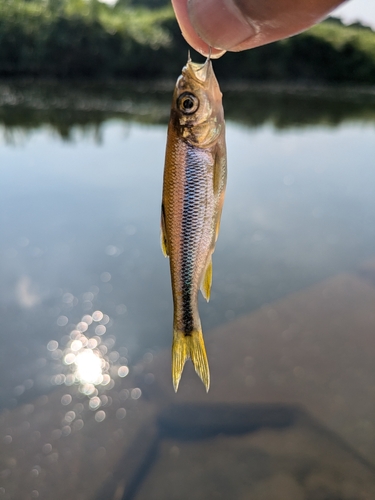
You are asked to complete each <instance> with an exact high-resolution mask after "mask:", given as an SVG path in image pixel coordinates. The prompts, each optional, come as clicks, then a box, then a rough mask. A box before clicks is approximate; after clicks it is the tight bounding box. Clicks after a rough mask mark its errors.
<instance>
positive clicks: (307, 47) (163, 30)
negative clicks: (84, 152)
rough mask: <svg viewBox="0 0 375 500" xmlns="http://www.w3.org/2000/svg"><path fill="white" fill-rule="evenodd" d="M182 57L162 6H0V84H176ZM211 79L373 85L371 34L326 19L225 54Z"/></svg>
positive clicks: (84, 0) (183, 48)
mask: <svg viewBox="0 0 375 500" xmlns="http://www.w3.org/2000/svg"><path fill="white" fill-rule="evenodd" d="M151 6H153V8H151ZM187 49H188V46H187V44H186V42H185V41H184V39H183V38H182V36H181V33H180V29H179V27H178V25H177V22H176V20H175V18H174V15H173V11H172V9H171V7H170V5H169V4H168V5H165V0H157V1H156V0H153V1H152V2H151V0H142V3H141V0H118V2H117V3H116V5H115V6H113V7H111V6H109V5H107V4H103V3H101V2H99V1H98V0H0V76H1V77H42V78H43V77H47V78H48V77H53V78H60V79H61V78H96V79H101V78H102V79H106V78H139V79H150V78H158V79H159V78H176V75H178V74H179V73H180V70H181V67H182V65H183V64H184V63H185V61H186V58H187ZM196 59H197V60H199V56H196ZM215 71H216V74H217V76H218V77H219V78H220V79H224V80H225V79H227V80H228V79H242V80H246V81H248V80H252V81H270V80H272V81H293V82H295V81H302V82H320V83H330V84H336V83H356V84H374V83H375V33H374V32H373V31H372V30H371V29H370V28H366V27H364V26H362V25H361V24H359V23H356V24H353V25H351V26H344V25H343V24H342V23H341V22H340V21H339V20H336V19H328V20H326V21H324V22H323V23H321V24H319V25H317V26H314V27H313V28H311V29H310V30H308V31H306V32H305V33H302V34H300V35H298V36H295V37H292V38H289V39H286V40H283V41H280V42H276V43H272V44H270V45H266V46H264V47H259V48H256V49H253V50H249V51H246V52H242V53H228V54H226V55H225V56H224V57H222V58H221V59H220V60H218V61H216V62H215Z"/></svg>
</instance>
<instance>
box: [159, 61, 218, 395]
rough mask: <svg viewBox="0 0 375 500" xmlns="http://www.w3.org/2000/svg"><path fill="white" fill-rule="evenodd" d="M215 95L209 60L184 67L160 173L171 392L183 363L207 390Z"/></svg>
mask: <svg viewBox="0 0 375 500" xmlns="http://www.w3.org/2000/svg"><path fill="white" fill-rule="evenodd" d="M224 129H225V127H224V116H223V109H222V105H221V92H220V89H219V86H218V84H217V81H216V78H215V75H214V73H213V69H212V65H211V62H210V61H209V60H207V61H206V63H204V64H195V63H192V62H191V61H190V60H189V61H188V63H187V65H186V66H185V67H184V68H183V71H182V76H181V77H180V78H179V79H178V81H177V84H176V88H175V92H174V96H173V101H172V109H171V118H170V122H169V126H168V139H167V150H166V161H165V169H164V185H163V202H162V223H161V226H162V232H161V233H162V234H161V243H162V248H163V252H164V254H165V255H167V256H169V259H170V270H171V282H172V293H173V302H174V318H173V323H174V324H173V345H172V378H173V385H174V388H175V390H177V388H178V384H179V381H180V378H181V374H182V370H183V367H184V364H185V362H186V360H187V359H188V358H189V357H190V358H191V359H192V361H193V364H194V367H195V370H196V371H197V373H198V375H199V376H200V378H201V379H202V381H203V383H204V384H205V386H206V389H207V390H208V388H209V368H208V361H207V356H206V351H205V347H204V342H203V335H202V328H201V322H200V318H199V312H198V291H199V289H201V290H202V293H203V295H204V296H205V298H206V299H207V300H208V299H209V296H210V288H211V276H212V267H211V256H212V253H213V251H214V249H215V243H216V239H217V235H218V230H219V224H220V216H221V210H222V205H223V202H224V193H225V184H226V151H225V137H224V134H225V131H224Z"/></svg>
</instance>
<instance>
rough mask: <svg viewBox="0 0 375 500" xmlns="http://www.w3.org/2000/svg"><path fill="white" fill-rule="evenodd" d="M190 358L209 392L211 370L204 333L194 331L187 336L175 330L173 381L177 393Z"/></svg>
mask: <svg viewBox="0 0 375 500" xmlns="http://www.w3.org/2000/svg"><path fill="white" fill-rule="evenodd" d="M189 358H190V359H191V360H192V362H193V365H194V368H195V371H196V373H197V374H198V376H199V377H200V379H201V380H202V382H203V384H204V386H205V387H206V391H207V392H208V389H209V388H210V370H209V367H208V360H207V354H206V348H205V346H204V340H203V335H202V332H201V331H198V330H194V331H193V332H191V334H190V335H185V333H184V332H180V331H176V330H175V331H174V332H173V344H172V380H173V387H174V390H175V392H177V389H178V385H179V383H180V379H181V375H182V370H183V369H184V366H185V363H186V360H187V359H189Z"/></svg>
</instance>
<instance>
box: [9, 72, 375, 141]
mask: <svg viewBox="0 0 375 500" xmlns="http://www.w3.org/2000/svg"><path fill="white" fill-rule="evenodd" d="M173 85H174V84H173V82H159V83H158V84H155V85H153V86H152V87H150V86H149V85H146V84H144V83H142V84H135V83H134V82H124V83H118V82H117V83H116V82H112V83H107V84H104V83H102V84H99V83H97V84H88V83H82V82H79V83H76V84H72V83H71V84H64V85H59V84H56V83H54V82H44V83H37V84H36V83H34V82H13V83H12V82H10V83H4V82H3V83H0V124H2V125H3V127H4V129H5V131H4V135H5V139H6V140H8V141H9V142H12V137H13V135H12V134H13V133H14V132H16V131H19V130H20V129H22V131H23V132H26V133H27V132H31V131H32V130H34V129H37V128H39V127H42V126H49V127H51V128H52V129H53V130H55V131H56V132H57V133H58V134H59V135H60V136H61V138H63V139H65V140H70V139H71V138H72V128H73V127H78V128H80V129H81V130H83V131H85V130H86V131H88V130H90V132H91V133H93V134H94V136H95V137H96V138H97V140H98V142H100V127H101V125H102V124H103V123H104V122H105V121H106V120H108V119H110V118H120V119H121V120H124V121H130V120H131V121H136V122H138V123H144V124H158V123H162V124H166V123H167V121H168V117H169V109H170V99H171V94H172V90H173ZM223 92H224V106H225V113H226V118H227V120H231V121H234V122H238V123H241V124H243V125H246V126H249V127H258V126H260V125H263V124H265V123H270V124H272V125H273V126H274V127H275V128H277V129H285V128H290V127H303V126H329V127H335V126H338V125H340V124H341V123H344V122H346V121H365V122H375V95H374V92H373V89H362V88H358V89H353V88H351V89H345V88H342V89H334V88H324V87H323V88H319V87H311V88H310V87H298V86H297V87H293V86H282V85H269V84H265V85H243V84H232V85H228V84H227V85H224V87H223Z"/></svg>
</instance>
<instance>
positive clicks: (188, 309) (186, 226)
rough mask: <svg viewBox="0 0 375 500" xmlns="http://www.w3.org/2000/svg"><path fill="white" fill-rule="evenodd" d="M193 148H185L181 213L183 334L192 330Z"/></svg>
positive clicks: (188, 333) (189, 333)
mask: <svg viewBox="0 0 375 500" xmlns="http://www.w3.org/2000/svg"><path fill="white" fill-rule="evenodd" d="M192 157H194V150H193V148H192V147H191V146H188V147H187V148H186V155H185V161H184V170H185V183H184V186H185V189H184V204H183V215H182V241H181V255H182V267H181V279H182V318H183V324H184V332H185V335H191V332H192V331H193V330H194V321H193V310H192V306H191V292H192V282H193V273H194V263H193V259H192V248H191V240H192V232H193V231H194V227H193V209H194V207H193V203H194V194H195V193H194V187H195V186H194V172H192V171H191V169H193V168H194V161H192V159H193V158H192Z"/></svg>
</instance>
